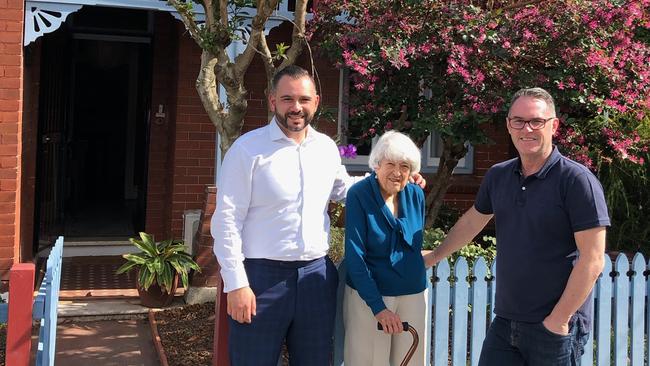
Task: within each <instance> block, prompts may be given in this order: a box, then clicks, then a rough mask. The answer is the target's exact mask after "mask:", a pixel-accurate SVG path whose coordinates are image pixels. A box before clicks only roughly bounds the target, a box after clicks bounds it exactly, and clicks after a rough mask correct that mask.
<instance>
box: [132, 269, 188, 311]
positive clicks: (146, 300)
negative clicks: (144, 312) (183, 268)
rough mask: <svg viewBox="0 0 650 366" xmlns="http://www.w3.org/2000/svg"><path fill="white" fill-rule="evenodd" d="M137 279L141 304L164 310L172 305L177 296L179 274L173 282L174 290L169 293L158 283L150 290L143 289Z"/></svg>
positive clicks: (152, 285) (154, 283)
mask: <svg viewBox="0 0 650 366" xmlns="http://www.w3.org/2000/svg"><path fill="white" fill-rule="evenodd" d="M139 277H140V276H137V277H136V281H135V286H136V288H137V289H138V295H140V304H142V306H146V307H148V308H162V307H165V306H167V305H169V304H171V303H172V301H173V300H174V294H176V288H178V273H177V274H176V275H175V276H174V281H173V282H172V290H171V292H169V293H167V291H164V290H163V289H162V288H161V287H160V286H158V283H157V282H156V281H154V282H153V283H152V284H151V286H149V288H148V289H146V290H145V289H143V288H142V287H140V284H139V283H138V280H137V278H139Z"/></svg>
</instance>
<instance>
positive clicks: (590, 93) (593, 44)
mask: <svg viewBox="0 0 650 366" xmlns="http://www.w3.org/2000/svg"><path fill="white" fill-rule="evenodd" d="M648 28H650V0H625V1H624V0H620V1H616V0H595V1H586V0H547V1H522V2H514V1H512V2H510V1H497V0H494V1H489V0H484V1H471V0H447V1H438V0H320V1H319V2H318V7H317V9H316V10H315V14H314V20H313V22H312V23H310V32H311V33H310V36H312V37H315V38H316V39H318V41H319V42H320V49H321V50H322V51H323V52H325V53H326V54H327V55H329V56H330V57H331V58H332V59H334V60H336V62H337V63H338V66H339V67H342V68H343V67H344V68H348V69H349V70H351V71H352V78H353V79H352V83H353V86H354V98H350V103H351V105H350V106H349V108H350V112H351V113H350V119H349V121H350V123H352V124H357V125H360V126H362V128H361V130H362V131H367V132H366V134H365V135H362V136H355V137H357V138H361V139H364V138H371V137H372V131H382V130H385V129H391V128H395V129H398V130H402V131H404V132H407V133H409V134H410V135H411V137H412V138H414V140H416V141H417V142H418V143H420V144H422V143H423V142H424V141H425V139H426V136H428V135H429V134H430V133H431V132H432V131H435V132H437V133H438V135H439V136H440V137H441V139H442V145H443V151H442V156H441V157H440V163H439V167H438V171H437V173H436V175H435V178H434V180H433V181H431V182H429V186H430V187H431V191H430V192H429V194H428V195H427V210H428V212H427V225H432V223H433V221H434V220H435V218H436V216H437V213H438V210H439V208H440V206H441V204H442V198H443V196H444V194H445V193H446V191H447V189H448V187H449V185H450V179H451V174H452V171H453V169H454V168H455V167H456V165H457V163H458V160H459V159H461V158H462V157H463V156H464V155H465V154H466V152H467V143H471V144H480V143H485V142H486V141H487V138H486V136H485V134H484V133H483V129H482V128H483V127H482V125H483V124H484V123H485V122H487V121H492V120H495V121H498V122H499V123H503V122H501V121H503V120H504V118H503V117H504V113H505V108H506V107H507V105H506V102H507V101H508V99H509V97H510V95H511V94H512V93H514V92H515V91H516V90H517V89H519V88H521V87H530V86H540V87H543V88H545V89H547V90H549V91H550V92H551V93H552V94H553V95H554V96H555V97H556V99H557V104H558V108H559V111H560V113H561V116H562V117H561V119H562V121H563V122H564V126H563V129H562V131H564V132H566V131H569V130H568V129H569V128H573V130H574V131H577V130H578V129H577V128H575V126H584V125H588V124H590V123H591V121H594V120H595V119H596V118H599V119H600V121H603V122H602V128H604V129H606V130H607V131H610V132H611V133H612V134H613V135H612V141H617V142H615V143H614V144H616V143H618V145H617V146H618V149H617V148H612V149H601V152H602V153H603V154H604V155H603V157H605V158H611V159H613V160H615V159H627V160H628V161H630V162H633V163H635V164H643V163H644V162H643V160H641V159H639V157H637V156H635V155H634V154H632V153H631V152H633V151H635V149H637V148H639V147H640V146H641V145H640V144H642V141H641V140H642V139H641V138H639V139H636V137H635V135H634V131H635V130H634V127H632V128H626V129H620V128H618V126H616V125H615V123H614V122H612V121H613V120H612V118H611V116H616V115H619V114H623V113H625V114H627V115H630V116H633V117H634V118H635V119H637V120H639V119H642V118H643V117H644V116H645V113H646V111H647V110H648V108H649V107H650V97H649V95H650V93H649V92H650V47H649V46H648V43H647V42H645V41H644V39H646V40H647V30H648ZM569 116H570V117H571V118H568V117H569ZM646 121H647V120H646ZM368 132H370V133H368ZM590 137H592V136H591V135H586V136H582V138H584V139H587V138H590ZM564 141H565V142H568V143H567V144H563V145H564V146H566V149H565V151H567V152H569V153H570V154H571V155H572V156H573V157H576V158H578V160H580V161H581V162H583V163H585V164H586V165H588V160H587V157H588V156H589V154H587V152H586V151H583V150H580V149H582V148H583V147H584V146H591V144H592V143H594V144H596V145H598V141H587V140H585V141H582V142H581V143H579V142H578V141H579V140H571V141H569V140H564ZM623 141H624V142H625V145H621V142H623ZM576 143H578V144H579V145H576ZM571 144H573V145H571ZM621 149H626V151H627V154H622V153H618V152H620V150H621ZM617 151H618V152H617ZM581 153H582V154H583V155H584V156H581V155H580V154H581ZM600 161H601V162H603V161H606V159H605V160H603V159H601V160H600ZM588 166H589V165H588ZM591 167H592V168H596V167H595V166H594V165H592V166H591Z"/></svg>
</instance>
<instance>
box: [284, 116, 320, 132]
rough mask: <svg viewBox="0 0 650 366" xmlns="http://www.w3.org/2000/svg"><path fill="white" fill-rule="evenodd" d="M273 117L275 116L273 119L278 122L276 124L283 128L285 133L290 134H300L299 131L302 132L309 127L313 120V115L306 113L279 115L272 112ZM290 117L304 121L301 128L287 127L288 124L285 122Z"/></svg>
mask: <svg viewBox="0 0 650 366" xmlns="http://www.w3.org/2000/svg"><path fill="white" fill-rule="evenodd" d="M274 115H275V119H276V120H277V121H278V123H279V124H280V125H281V126H282V127H284V128H285V129H286V130H287V131H291V132H300V131H302V130H304V129H305V128H307V126H309V124H310V123H311V121H312V119H314V115H313V114H308V113H305V112H293V113H292V112H287V113H285V114H284V115H281V114H280V113H278V112H274ZM291 116H301V117H302V119H303V121H304V123H303V125H302V126H289V123H288V122H287V119H289V117H291Z"/></svg>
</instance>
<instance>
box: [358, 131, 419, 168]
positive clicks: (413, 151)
mask: <svg viewBox="0 0 650 366" xmlns="http://www.w3.org/2000/svg"><path fill="white" fill-rule="evenodd" d="M384 159H387V160H390V161H394V162H407V163H408V164H409V166H410V167H411V174H415V173H418V172H419V171H420V159H421V155H420V149H418V147H417V146H415V143H414V142H413V140H411V139H410V138H409V137H408V136H406V135H405V134H403V133H400V132H397V131H387V132H386V133H384V134H383V135H382V136H381V137H380V138H379V141H377V144H376V145H375V147H373V148H372V151H371V152H370V157H369V158H368V166H369V167H370V168H371V169H373V170H375V169H377V168H379V163H381V161H382V160H384Z"/></svg>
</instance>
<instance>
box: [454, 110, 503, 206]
mask: <svg viewBox="0 0 650 366" xmlns="http://www.w3.org/2000/svg"><path fill="white" fill-rule="evenodd" d="M484 131H485V133H486V135H487V136H488V137H489V138H490V139H491V140H492V141H493V142H494V144H488V145H477V146H475V147H474V171H473V173H472V174H458V175H454V176H453V177H452V185H451V187H450V188H449V191H447V194H446V195H445V203H446V204H448V205H449V206H451V207H454V208H456V209H458V210H460V211H461V212H464V211H466V210H467V209H468V208H470V207H471V206H472V204H473V203H474V198H475V196H476V193H477V192H478V188H479V186H480V184H481V180H482V179H483V176H485V173H486V172H487V170H488V169H489V168H490V167H491V166H492V165H494V164H496V163H498V162H501V161H504V160H507V159H510V158H511V157H512V155H511V152H510V148H509V146H510V135H508V131H507V129H506V126H505V122H503V123H500V122H496V123H493V124H486V125H485V126H484Z"/></svg>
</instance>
